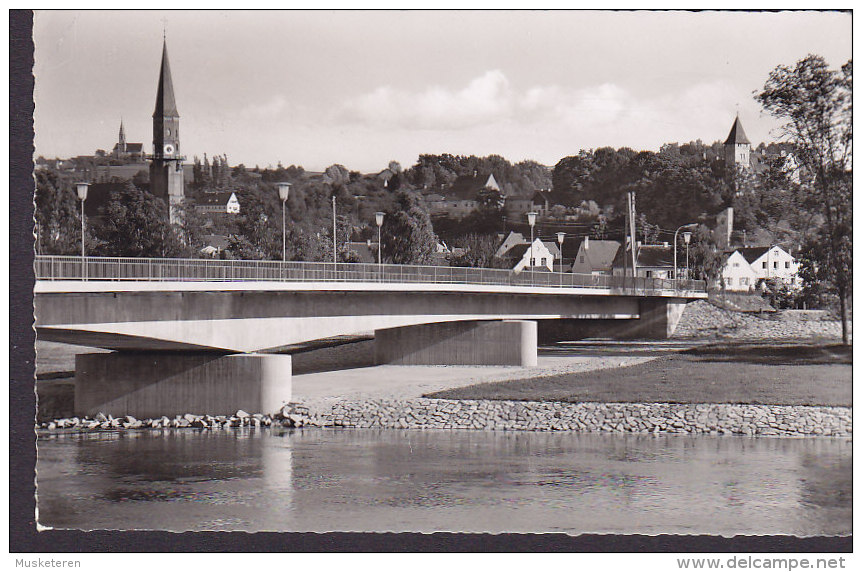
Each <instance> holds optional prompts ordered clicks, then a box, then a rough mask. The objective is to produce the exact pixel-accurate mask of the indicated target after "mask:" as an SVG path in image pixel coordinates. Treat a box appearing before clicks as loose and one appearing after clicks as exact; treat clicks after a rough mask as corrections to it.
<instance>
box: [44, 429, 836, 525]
mask: <svg viewBox="0 0 862 572" xmlns="http://www.w3.org/2000/svg"><path fill="white" fill-rule="evenodd" d="M38 448H39V461H38V464H37V469H38V497H39V498H38V506H39V520H40V523H41V524H43V525H46V526H53V527H60V528H81V529H101V528H109V529H164V530H178V531H179V530H249V531H258V530H276V531H280V530H302V531H305V530H309V531H330V530H344V531H423V532H430V531H437V530H451V531H488V532H505V531H508V532H540V531H564V532H568V533H573V534H578V533H584V532H617V533H661V532H670V533H710V534H728V535H729V534H737V533H747V534H764V533H769V534H782V533H783V534H796V535H814V534H849V533H850V532H851V511H850V507H851V504H852V483H851V459H852V458H851V443H850V441H849V440H844V439H777V438H776V439H767V438H760V439H752V438H735V437H703V436H701V437H689V436H653V435H603V434H570V433H528V432H482V431H428V432H422V431H392V430H385V431H373V430H363V431H351V430H344V431H337V430H281V429H279V430H275V429H273V430H253V429H247V430H238V431H191V430H183V431H170V430H165V431H162V432H159V431H153V432H137V433H126V434H121V433H117V434H107V435H106V434H100V435H98V436H92V435H60V436H58V435H53V436H48V437H46V438H43V439H40V440H39V443H38Z"/></svg>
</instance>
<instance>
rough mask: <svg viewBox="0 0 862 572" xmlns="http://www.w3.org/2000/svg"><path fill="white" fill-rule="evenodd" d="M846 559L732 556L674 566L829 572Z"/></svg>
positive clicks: (690, 560) (843, 565)
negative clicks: (826, 571)
mask: <svg viewBox="0 0 862 572" xmlns="http://www.w3.org/2000/svg"><path fill="white" fill-rule="evenodd" d="M846 562H847V559H846V558H845V557H843V556H842V557H839V558H785V557H769V556H746V557H739V556H733V557H730V558H677V559H676V565H677V567H678V568H681V569H686V568H690V569H703V570H710V569H720V568H727V569H730V570H737V569H738V570H747V569H757V570H760V569H763V570H797V569H802V570H812V569H814V570H816V569H819V570H831V569H843V568H846V567H847V564H846Z"/></svg>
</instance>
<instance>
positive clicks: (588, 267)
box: [572, 237, 622, 274]
mask: <svg viewBox="0 0 862 572" xmlns="http://www.w3.org/2000/svg"><path fill="white" fill-rule="evenodd" d="M620 246H622V245H621V244H620V243H619V242H617V241H616V240H591V239H590V237H585V238H584V240H583V241H582V242H581V244H580V246H579V247H578V254H577V255H576V256H575V260H574V262H573V263H572V272H573V273H575V274H613V267H614V259H615V258H616V257H617V253H618V252H619V250H620Z"/></svg>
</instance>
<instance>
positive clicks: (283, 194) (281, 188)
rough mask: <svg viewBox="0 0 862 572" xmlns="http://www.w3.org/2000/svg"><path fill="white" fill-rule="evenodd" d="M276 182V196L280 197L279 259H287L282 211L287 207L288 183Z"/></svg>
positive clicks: (285, 232) (285, 228)
mask: <svg viewBox="0 0 862 572" xmlns="http://www.w3.org/2000/svg"><path fill="white" fill-rule="evenodd" d="M277 184H278V198H280V199H281V261H282V262H284V261H285V260H287V222H286V219H285V217H284V211H285V209H286V207H287V195H289V194H290V183H277Z"/></svg>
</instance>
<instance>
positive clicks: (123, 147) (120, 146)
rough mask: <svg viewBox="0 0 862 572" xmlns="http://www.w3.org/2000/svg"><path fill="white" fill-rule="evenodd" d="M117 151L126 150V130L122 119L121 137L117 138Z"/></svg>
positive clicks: (123, 151) (122, 151)
mask: <svg viewBox="0 0 862 572" xmlns="http://www.w3.org/2000/svg"><path fill="white" fill-rule="evenodd" d="M117 151H118V152H119V153H125V152H126V130H125V129H124V128H123V120H122V119H120V138H119V139H118V140H117Z"/></svg>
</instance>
